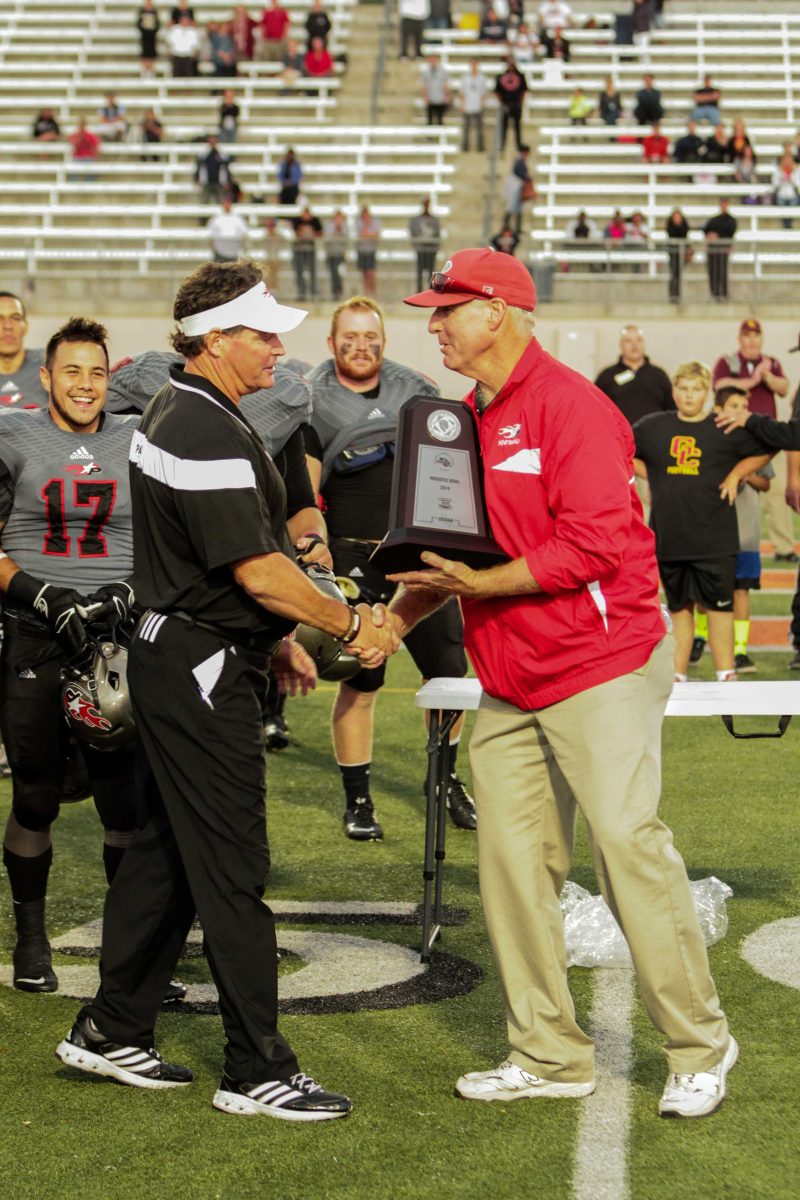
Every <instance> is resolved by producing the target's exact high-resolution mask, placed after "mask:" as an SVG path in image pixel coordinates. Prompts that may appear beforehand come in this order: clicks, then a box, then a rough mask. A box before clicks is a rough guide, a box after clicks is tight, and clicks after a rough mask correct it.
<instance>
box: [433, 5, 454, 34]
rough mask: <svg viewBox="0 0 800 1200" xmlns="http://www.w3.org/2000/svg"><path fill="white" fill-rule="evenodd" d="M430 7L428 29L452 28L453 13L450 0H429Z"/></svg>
mask: <svg viewBox="0 0 800 1200" xmlns="http://www.w3.org/2000/svg"><path fill="white" fill-rule="evenodd" d="M430 9H431V15H430V16H429V17H428V29H452V27H453V13H452V11H451V8H450V0H430Z"/></svg>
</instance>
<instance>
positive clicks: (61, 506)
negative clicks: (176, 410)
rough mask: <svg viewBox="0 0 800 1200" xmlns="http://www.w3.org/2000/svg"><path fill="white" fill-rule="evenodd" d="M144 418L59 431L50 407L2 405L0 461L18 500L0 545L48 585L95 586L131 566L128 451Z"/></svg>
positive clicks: (124, 573) (85, 589)
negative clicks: (18, 408) (77, 430)
mask: <svg viewBox="0 0 800 1200" xmlns="http://www.w3.org/2000/svg"><path fill="white" fill-rule="evenodd" d="M138 424H139V417H138V416H135V415H133V416H127V417H121V416H115V415H113V414H110V413H107V414H106V415H105V417H104V419H103V424H102V426H101V428H100V429H99V430H98V431H97V432H96V433H89V434H86V433H70V432H68V431H67V430H64V429H59V428H58V426H57V425H54V424H53V422H52V420H51V419H50V414H49V413H48V412H47V410H46V409H38V410H36V411H34V412H14V411H7V410H3V409H0V461H2V462H3V463H4V464H5V466H6V469H7V471H8V473H9V476H10V480H9V483H10V486H11V487H12V488H13V493H14V499H13V505H12V507H11V512H10V514H9V516H8V520H7V521H6V524H5V527H4V529H3V532H2V535H0V543H1V544H2V547H3V550H4V551H5V552H6V554H8V555H10V557H11V558H13V559H14V561H15V562H16V563H18V564H19V566H20V567H22V568H23V570H25V571H29V572H30V573H31V575H35V576H37V577H38V578H39V579H44V580H46V581H47V583H57V584H59V585H60V586H62V587H71V588H75V590H76V591H80V592H84V593H87V592H93V591H95V590H96V589H97V588H99V587H102V585H103V584H104V583H112V582H113V581H114V580H116V579H125V578H126V577H127V576H128V575H130V574H131V572H132V570H133V531H132V527H131V493H130V485H129V482H128V454H129V451H130V444H131V438H132V437H133V432H134V430H135V429H136V427H137V425H138Z"/></svg>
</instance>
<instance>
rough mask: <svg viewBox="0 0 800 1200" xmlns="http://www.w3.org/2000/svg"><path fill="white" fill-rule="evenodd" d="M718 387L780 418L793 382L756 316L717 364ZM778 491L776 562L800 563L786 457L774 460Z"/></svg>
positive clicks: (773, 522)
mask: <svg viewBox="0 0 800 1200" xmlns="http://www.w3.org/2000/svg"><path fill="white" fill-rule="evenodd" d="M714 386H715V387H716V388H726V387H736V388H739V389H740V390H741V391H744V392H746V393H747V397H748V408H749V410H750V412H752V413H759V414H761V415H763V416H767V417H775V416H776V415H777V400H778V398H782V397H784V396H786V395H787V394H788V391H789V381H788V380H787V379H786V376H785V374H784V370H783V367H782V366H781V363H780V361H779V360H778V359H777V358H773V357H772V356H771V355H768V354H764V331H763V329H762V328H761V322H760V321H757V320H756V319H755V317H747V318H746V319H745V320H744V321H742V323H741V324H740V326H739V336H738V344H737V349H736V350H735V351H734V352H733V354H724V355H722V357H721V358H718V359H717V361H716V363H715V364H714ZM772 465H773V468H774V470H775V488H774V489H773V490H772V491H771V492H770V494H769V495H768V496H765V497H764V508H765V510H766V513H767V529H768V533H769V536H770V537H771V538H772V543H773V546H774V548H775V560H776V562H788V563H795V562H797V561H798V559H797V555H796V554H795V550H794V534H793V529H792V520H791V513H790V512H789V509H788V508H787V506H786V503H785V495H784V494H785V490H786V460H785V458H784V455H783V454H778V455H776V457H775V458H774V459H773V462H772Z"/></svg>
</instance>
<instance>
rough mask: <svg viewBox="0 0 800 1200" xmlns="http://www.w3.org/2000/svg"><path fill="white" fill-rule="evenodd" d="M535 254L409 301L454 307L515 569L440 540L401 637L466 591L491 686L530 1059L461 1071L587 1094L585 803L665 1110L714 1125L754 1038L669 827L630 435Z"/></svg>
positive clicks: (498, 1088)
mask: <svg viewBox="0 0 800 1200" xmlns="http://www.w3.org/2000/svg"><path fill="white" fill-rule="evenodd" d="M535 301H536V293H535V290H534V286H533V282H532V280H531V278H530V275H529V273H528V271H527V269H526V268H525V266H524V265H523V264H522V263H520V262H517V261H516V260H514V259H509V257H508V256H507V255H499V254H496V253H495V252H493V251H491V250H462V251H460V252H459V253H457V254H454V255H453V258H452V260H451V261H450V262H447V263H445V266H444V269H443V270H442V271H441V272H437V273H435V274H434V275H433V276H432V278H431V288H430V290H429V291H425V292H421V293H419V294H418V295H416V296H411V297H409V298H408V300H407V301H406V303H407V304H412V305H418V306H420V307H428V308H433V309H434V312H433V314H432V316H431V318H430V321H429V323H428V329H429V332H430V333H432V334H434V335H435V336H436V337H437V338H438V341H439V344H440V347H441V351H442V358H443V362H444V365H445V366H446V367H448V368H449V369H450V370H452V371H458V372H460V373H461V374H462V375H465V376H467V377H468V378H469V379H473V380H475V381H476V386H475V388H474V389H473V391H472V392H471V393H470V394H469V396H468V397H467V403H468V404H470V405H471V407H472V408H473V409H474V411H475V413H476V416H477V419H478V424H479V429H480V447H481V458H482V468H483V479H484V489H485V494H486V504H487V509H488V513H489V520H490V522H491V527H492V531H493V533H494V536H495V538H496V540H497V541H498V542H499V544H500V545H501V546H502V547H503V549H504V550H505V551H506V552H507V554H508V555H509V558H510V561H509V562H507V563H503V564H501V565H499V566H494V567H490V568H488V569H485V570H473V569H472V568H470V567H467V566H466V565H465V564H464V563H459V562H451V561H449V560H447V559H444V558H442V557H440V556H439V555H437V554H432V553H425V554H424V555H423V558H424V560H425V562H426V563H427V564H428V569H426V570H423V571H420V572H411V573H407V574H402V575H397V576H394V577H391V576H390V578H395V579H397V580H398V581H399V582H401V583H403V584H404V585H405V586H404V587H403V588H402V589H401V591H400V592H399V593H398V596H397V597H396V599H395V600H394V601H393V602H392V604H391V611H392V612H393V614H394V617H395V619H396V621H397V626H398V632H400V634H401V636H402V635H403V634H404V633H405V632H406V631H407V630H408V629H409V628H411V627H412V626H413V625H414V624H415V623H416V622H417V621H418V620H420V619H422V617H424V616H425V615H427V613H429V612H430V611H432V610H433V609H434V608H435V607H437V605H438V604H440V603H443V602H444V600H445V599H446V598H447V597H449V596H451V595H457V596H460V597H461V599H462V605H463V610H464V625H465V643H466V647H467V651H468V653H469V655H470V658H471V659H472V662H473V664H474V666H475V670H476V672H477V674H478V676H479V678H480V681H481V683H482V685H483V688H484V692H485V696H484V700H483V702H482V705H481V709H480V712H479V713H478V717H477V720H476V723H475V731H474V733H473V736H472V742H471V745H470V760H471V764H472V773H473V780H474V783H475V799H476V804H477V810H478V866H479V873H480V886H481V899H482V902H483V907H484V913H485V916H486V922H487V926H488V929H489V936H490V938H491V942H492V948H493V951H494V955H495V959H496V962H497V965H498V969H499V973H500V977H501V981H502V984H503V989H504V992H505V999H506V1009H507V1018H508V1034H509V1040H510V1042H511V1052H510V1054H509V1056H508V1059H507V1060H506V1061H505V1062H503V1063H501V1064H500V1066H499V1067H496V1068H494V1069H493V1070H490V1071H477V1072H471V1073H469V1074H466V1075H462V1076H461V1078H460V1079H459V1080H458V1082H457V1084H456V1092H457V1094H458V1095H460V1096H462V1097H464V1098H465V1099H468V1100H501V1101H506V1100H515V1099H518V1098H523V1097H536V1096H586V1095H588V1094H589V1093H590V1092H592V1091H593V1090H594V1086H595V1084H594V1050H593V1045H592V1042H591V1040H590V1039H589V1038H588V1037H587V1036H586V1034H585V1033H584V1032H583V1031H582V1030H581V1029H580V1028H579V1026H578V1025H577V1024H576V1021H575V1010H574V1006H573V1002H572V998H571V996H570V993H569V989H568V985H567V972H566V962H565V948H564V934H563V922H562V917H561V910H560V906H559V894H560V892H561V888H562V885H563V883H564V880H565V879H566V876H567V872H568V871H569V867H570V860H571V856H572V844H573V834H574V828H575V818H576V814H577V810H578V808H580V809H581V811H582V812H583V814H584V817H585V818H586V821H587V824H588V826H589V830H590V837H591V842H592V850H593V857H594V863H595V870H596V873H597V879H598V883H599V885H600V890H601V892H602V893H603V896H604V897H605V899H606V901H607V902H608V905H609V907H610V908H611V911H612V912H613V914H614V916H615V917H616V919H617V921H618V922H619V924H620V926H621V927H622V930H623V932H624V934H625V936H626V938H627V940H628V944H629V946H630V948H631V953H632V956H633V961H634V964H635V967H636V974H637V977H638V981H639V987H640V990H641V994H642V999H643V1000H644V1003H645V1006H646V1008H647V1011H648V1013H649V1015H650V1018H651V1020H652V1021H653V1023H654V1025H655V1026H656V1027H657V1028H658V1029H659V1030H660V1031H661V1032H662V1033H663V1034H664V1036H665V1038H666V1039H667V1045H666V1055H667V1058H668V1060H669V1070H670V1075H669V1077H668V1079H667V1084H666V1087H665V1089H664V1093H663V1096H662V1098H661V1102H660V1104H659V1112H661V1113H662V1114H663V1115H665V1116H667V1115H669V1116H683V1117H700V1116H705V1115H706V1114H707V1113H710V1112H713V1111H714V1110H715V1109H716V1108H717V1107H718V1106H719V1104H720V1103H721V1102H722V1099H723V1098H724V1095H725V1077H726V1075H727V1072H728V1070H729V1069H730V1067H732V1066H733V1064H734V1062H735V1061H736V1056H737V1053H738V1048H737V1046H736V1042H735V1041H734V1039H733V1038H732V1037H731V1036H730V1034H729V1032H728V1026H727V1022H726V1019H725V1016H724V1014H723V1012H722V1011H721V1009H720V1005H719V1000H718V998H717V993H716V990H715V988H714V983H713V981H712V979H711V975H710V973H709V968H708V959H707V955H706V949H705V945H704V943H703V937H702V934H701V932H700V928H699V925H698V922H697V916H696V913H695V910H694V905H693V902H692V897H691V891H690V888H689V882H688V879H687V876H686V869H685V867H684V864H683V860H682V859H681V857H680V855H679V854H678V852H677V850H676V849H675V847H674V846H673V843H672V834H671V833H670V831H669V829H667V827H666V826H665V825H664V824H663V823H662V822H661V821H660V820H659V817H658V811H657V810H658V800H659V792H660V784H661V780H660V754H661V722H662V718H663V716H664V710H665V707H666V703H667V699H668V697H669V693H670V688H671V684H672V645H673V643H672V638H671V637H669V636H668V635H667V632H666V628H665V624H664V617H663V616H662V612H661V609H660V606H659V602H658V575H657V570H656V562H655V557H654V541H653V535H652V533H651V532H650V530H648V529H647V528H646V526H645V525H644V522H643V520H642V509H641V504H640V502H639V499H638V497H637V495H636V491H635V488H634V486H633V469H632V459H633V452H634V443H633V437H632V434H631V431H630V427H629V425H628V423H627V421H626V420H625V418H624V417H623V416H622V414H621V413H620V412H619V410H618V409H617V408H615V406H614V405H613V404H612V403H611V401H610V400H609V399H608V397H607V396H605V395H604V394H603V393H602V392H600V391H599V390H598V389H597V388H596V387H595V386H594V385H593V384H592V383H590V382H589V381H588V380H587V379H585V378H584V377H583V376H581V375H579V374H578V373H577V372H575V371H572V370H570V369H569V368H568V367H565V366H564V365H563V364H562V363H559V362H557V361H556V360H555V359H554V358H552V357H551V356H550V355H549V354H547V353H545V351H544V350H543V349H542V347H541V346H540V345H539V343H538V342H537V341H536V339H535V338H534V337H533V309H534V305H535Z"/></svg>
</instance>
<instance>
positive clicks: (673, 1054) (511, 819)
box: [470, 637, 728, 1082]
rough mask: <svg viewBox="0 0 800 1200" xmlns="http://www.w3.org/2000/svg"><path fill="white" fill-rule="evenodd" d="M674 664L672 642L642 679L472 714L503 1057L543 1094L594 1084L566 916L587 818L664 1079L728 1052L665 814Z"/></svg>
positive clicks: (482, 870)
mask: <svg viewBox="0 0 800 1200" xmlns="http://www.w3.org/2000/svg"><path fill="white" fill-rule="evenodd" d="M673 651H674V646H673V641H672V638H671V637H667V638H664V640H663V641H662V642H661V643H660V644H659V645H658V646H657V647H656V649H655V650H654V651H653V654H652V655H651V657H650V660H649V661H648V662H647V663H646V664H645V666H644V667H642V668H641V669H640V670H638V671H633V672H631V673H630V674H628V675H623V676H621V677H620V678H618V679H614V680H611V681H610V682H609V683H604V684H601V685H599V686H598V687H594V688H589V689H588V690H587V691H584V692H579V693H578V694H577V695H576V696H571V697H570V698H569V699H568V700H564V701H562V702H561V703H560V704H554V705H552V706H551V707H549V708H545V709H541V710H539V711H538V712H521V711H520V710H519V709H517V708H514V707H513V706H512V705H509V704H504V703H502V702H501V701H498V700H493V699H491V698H489V697H486V698H484V701H483V703H482V705H481V709H480V711H479V713H478V717H477V720H476V723H475V729H474V731H473V734H472V738H471V740H470V763H471V766H472V775H473V782H474V784H475V801H476V804H477V809H478V869H479V875H480V888H481V900H482V902H483V908H484V913H485V917H486V924H487V927H488V931H489V937H490V940H491V943H492V949H493V951H494V956H495V960H496V963H497V967H498V971H499V973H500V978H501V982H502V985H503V989H504V992H505V998H506V1010H507V1019H508V1036H509V1041H510V1043H511V1047H512V1050H511V1054H510V1056H509V1057H510V1058H511V1061H512V1062H515V1063H516V1064H517V1065H518V1066H520V1067H523V1068H524V1069H525V1070H528V1071H532V1072H533V1073H534V1074H536V1075H539V1076H541V1077H542V1078H544V1079H551V1080H557V1081H562V1082H583V1081H586V1080H589V1079H591V1078H592V1077H593V1075H594V1049H593V1046H592V1043H591V1041H590V1039H589V1038H588V1037H587V1036H586V1034H585V1033H583V1031H582V1030H581V1029H580V1028H579V1027H578V1025H577V1024H576V1022H575V1009H574V1006H573V1003H572V997H571V995H570V992H569V988H568V984H567V971H566V961H565V949H564V927H563V920H562V915H561V909H560V905H559V894H560V892H561V888H562V886H563V884H564V880H565V879H566V877H567V872H568V871H569V867H570V863H571V859H572V848H573V838H574V832H575V822H576V816H577V809H578V808H580V809H581V811H582V813H583V815H584V817H585V818H586V821H587V824H588V826H589V833H590V839H591V846H592V855H593V860H594V867H595V872H596V874H597V880H598V883H599V885H600V891H601V892H602V894H603V896H604V897H605V899H606V902H607V903H608V905H609V907H610V908H611V911H612V912H613V913H614V916H615V917H616V919H617V921H618V922H619V924H620V926H621V927H622V930H623V932H624V934H625V937H626V938H627V941H628V945H629V946H630V949H631V954H632V957H633V961H634V965H635V969H636V975H637V978H638V981H639V987H640V990H641V994H642V999H643V1000H644V1003H645V1007H646V1008H647V1011H648V1013H649V1015H650V1019H651V1020H652V1022H653V1024H654V1025H655V1026H656V1028H657V1029H659V1030H660V1031H661V1032H662V1033H663V1034H664V1036H665V1037H666V1039H667V1046H666V1054H667V1058H668V1060H669V1066H670V1070H671V1071H676V1072H680V1073H690V1072H692V1071H704V1070H707V1069H708V1068H709V1067H711V1066H714V1065H715V1064H716V1063H717V1062H719V1061H720V1059H721V1058H722V1056H723V1054H724V1051H725V1047H726V1045H727V1040H728V1028H727V1022H726V1020H725V1017H724V1015H723V1013H722V1011H721V1009H720V1006H719V1000H718V998H717V993H716V990H715V988H714V983H713V981H712V979H711V975H710V973H709V968H708V957H707V955H706V948H705V944H704V942H703V937H702V934H701V932H700V927H699V925H698V922H697V916H696V914H695V909H694V904H693V901H692V896H691V891H690V888H689V881H688V878H687V875H686V868H685V867H684V864H683V859H682V858H681V856H680V855H679V854H678V852H677V850H676V849H675V847H674V846H673V843H672V834H671V833H670V831H669V829H667V827H666V826H665V825H664V824H663V823H662V822H661V821H660V820H659V817H658V811H657V810H658V801H659V793H660V787H661V723H662V718H663V715H664V709H665V707H666V702H667V698H668V696H669V692H670V688H671V686H672V676H673V666H672V663H673Z"/></svg>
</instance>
